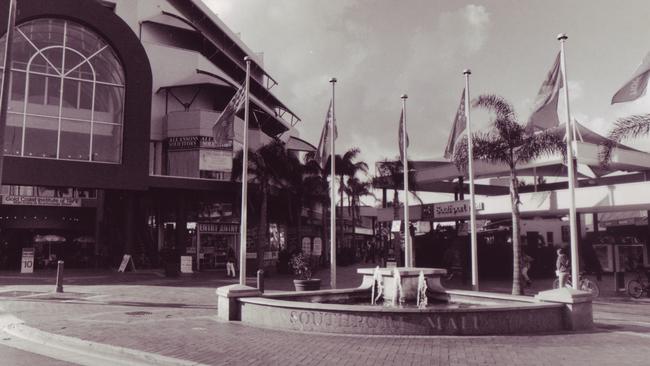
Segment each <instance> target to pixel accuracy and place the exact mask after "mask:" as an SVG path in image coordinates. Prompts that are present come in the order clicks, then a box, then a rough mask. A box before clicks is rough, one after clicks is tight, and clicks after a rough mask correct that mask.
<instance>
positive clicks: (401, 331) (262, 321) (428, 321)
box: [217, 269, 593, 335]
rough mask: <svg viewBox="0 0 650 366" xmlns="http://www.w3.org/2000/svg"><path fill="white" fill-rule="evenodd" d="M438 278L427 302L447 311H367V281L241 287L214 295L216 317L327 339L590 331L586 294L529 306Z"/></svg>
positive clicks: (527, 300)
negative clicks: (299, 287) (449, 285)
mask: <svg viewBox="0 0 650 366" xmlns="http://www.w3.org/2000/svg"><path fill="white" fill-rule="evenodd" d="M414 271H416V272H417V273H418V274H419V271H420V270H419V269H418V270H414ZM441 271H442V272H441ZM362 274H364V277H365V276H366V273H362ZM441 274H444V270H438V271H432V272H430V275H431V276H430V277H428V278H427V282H429V281H431V282H430V283H429V286H430V287H429V291H428V292H427V297H428V299H429V303H430V304H431V303H432V302H434V303H436V302H437V303H447V304H448V305H447V306H442V307H438V306H430V307H426V308H417V307H401V306H396V307H390V306H383V305H374V306H373V305H367V303H369V302H370V298H371V296H372V295H371V293H372V288H373V284H374V283H373V282H372V278H371V279H370V280H367V279H364V282H363V283H362V285H361V286H360V287H358V288H349V289H337V290H319V291H304V292H274V293H264V294H262V293H260V292H259V291H257V290H256V289H254V288H250V287H245V286H239V285H231V286H225V287H220V288H218V289H217V295H218V297H219V298H218V316H219V318H221V319H223V320H239V321H241V322H242V323H245V324H249V325H254V326H259V327H265V328H272V329H279V330H293V331H302V332H317V333H333V334H373V335H487V334H531V333H546V332H558V331H565V330H588V329H591V328H592V327H593V315H592V307H591V295H590V294H589V293H587V292H584V291H577V290H573V289H568V288H562V289H556V290H549V291H544V292H541V293H539V294H538V295H537V296H535V297H534V298H533V297H528V296H513V295H505V294H499V293H489V292H478V291H464V290H446V289H444V288H443V287H442V286H439V287H435V286H431V285H432V283H435V281H436V280H435V279H434V278H435V277H436V276H438V281H439V275H441ZM406 275H407V277H408V276H409V275H410V274H409V273H406ZM425 276H426V275H425ZM387 277H388V276H387ZM415 278H416V279H417V277H415ZM384 281H386V279H384ZM438 283H439V282H438ZM384 303H386V304H388V303H391V302H387V301H386V299H384Z"/></svg>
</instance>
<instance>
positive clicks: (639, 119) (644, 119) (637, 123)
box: [600, 114, 650, 166]
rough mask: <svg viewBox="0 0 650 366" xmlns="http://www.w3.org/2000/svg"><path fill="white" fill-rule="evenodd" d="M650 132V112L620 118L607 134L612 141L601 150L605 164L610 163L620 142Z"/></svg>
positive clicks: (601, 157) (601, 158) (602, 160)
mask: <svg viewBox="0 0 650 366" xmlns="http://www.w3.org/2000/svg"><path fill="white" fill-rule="evenodd" d="M648 133H650V114H640V115H634V116H629V117H623V118H619V119H618V120H617V121H616V123H615V124H614V128H612V130H611V131H609V134H607V138H609V139H610V140H611V141H608V142H606V143H605V144H604V145H603V149H602V150H601V153H600V160H601V162H602V164H603V165H605V166H606V165H607V164H609V161H610V160H611V158H612V151H613V150H614V148H615V147H616V146H618V143H620V142H621V141H623V140H626V139H630V138H636V137H639V136H642V135H648Z"/></svg>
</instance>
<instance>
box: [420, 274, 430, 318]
mask: <svg viewBox="0 0 650 366" xmlns="http://www.w3.org/2000/svg"><path fill="white" fill-rule="evenodd" d="M428 303H429V300H428V298H427V280H426V279H425V278H424V271H420V276H418V301H417V305H418V308H420V309H424V308H426V307H427V304H428Z"/></svg>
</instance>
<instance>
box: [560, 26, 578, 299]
mask: <svg viewBox="0 0 650 366" xmlns="http://www.w3.org/2000/svg"><path fill="white" fill-rule="evenodd" d="M567 38H569V37H567V35H566V34H564V33H561V34H559V35H558V36H557V39H558V41H560V54H561V57H560V67H561V70H562V82H563V85H564V103H565V106H566V140H567V143H566V150H567V154H566V155H567V163H568V164H567V167H568V170H569V199H570V202H569V203H570V206H569V227H570V233H571V277H573V282H572V284H573V288H574V289H575V290H577V289H578V283H579V282H580V281H578V278H579V277H578V276H579V273H580V268H579V265H580V261H579V258H578V255H579V254H578V228H577V215H576V194H575V180H576V176H575V164H574V159H573V128H572V123H571V111H570V109H569V84H568V83H567V76H566V59H565V54H564V42H565V41H566V40H567Z"/></svg>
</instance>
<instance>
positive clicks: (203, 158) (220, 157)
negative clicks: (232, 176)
mask: <svg viewBox="0 0 650 366" xmlns="http://www.w3.org/2000/svg"><path fill="white" fill-rule="evenodd" d="M199 170H210V171H221V172H223V171H225V172H230V171H232V151H224V150H201V151H200V152H199Z"/></svg>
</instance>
